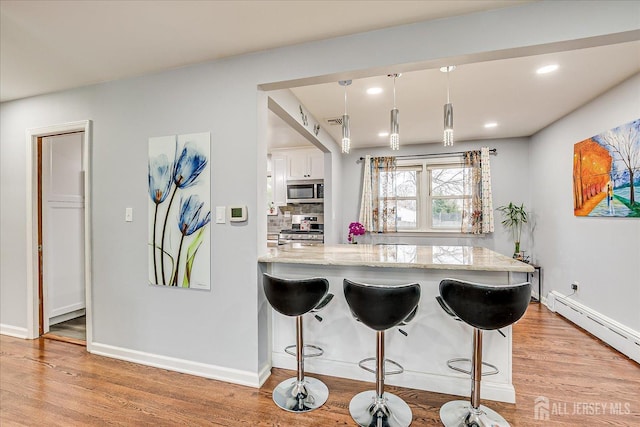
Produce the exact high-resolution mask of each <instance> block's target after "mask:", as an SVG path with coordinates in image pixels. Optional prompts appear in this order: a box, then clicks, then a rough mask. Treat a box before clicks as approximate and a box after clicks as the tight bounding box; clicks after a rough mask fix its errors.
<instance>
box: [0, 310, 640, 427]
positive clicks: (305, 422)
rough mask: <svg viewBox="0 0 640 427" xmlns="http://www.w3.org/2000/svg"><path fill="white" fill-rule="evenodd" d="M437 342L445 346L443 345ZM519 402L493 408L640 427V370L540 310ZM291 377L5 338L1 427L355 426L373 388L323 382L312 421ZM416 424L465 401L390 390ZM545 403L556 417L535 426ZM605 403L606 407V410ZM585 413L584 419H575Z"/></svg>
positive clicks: (518, 347) (523, 357)
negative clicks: (292, 397)
mask: <svg viewBox="0 0 640 427" xmlns="http://www.w3.org/2000/svg"><path fill="white" fill-rule="evenodd" d="M434 345H437V343H434ZM513 353H514V359H513V372H514V374H513V382H514V384H515V388H516V394H517V404H515V405H510V404H504V403H496V402H488V401H487V402H484V403H485V404H487V405H488V406H490V407H492V408H493V409H496V410H497V411H498V412H500V413H501V414H502V415H503V416H504V417H505V418H506V419H507V420H508V421H509V422H511V425H513V426H543V425H554V426H555V425H557V426H580V425H608V426H640V367H639V366H638V364H636V363H635V362H633V361H631V360H629V359H628V358H626V357H625V356H623V355H620V354H619V353H617V352H616V351H615V350H613V349H611V348H610V347H608V346H606V345H604V344H603V343H602V342H600V341H598V340H597V339H595V338H593V337H592V336H590V335H589V334H587V333H585V332H583V331H582V330H580V329H577V328H576V327H574V326H573V325H571V324H570V323H569V322H567V321H566V320H564V319H562V318H561V317H560V316H558V315H556V314H554V313H552V312H550V311H549V310H548V309H546V307H544V306H542V305H540V304H531V306H530V307H529V310H528V312H527V314H526V315H525V317H524V318H523V319H522V320H521V321H520V322H519V323H518V324H517V325H515V327H514V343H513ZM292 375H294V372H292V371H286V370H282V369H274V370H273V374H272V375H271V377H270V378H269V380H268V381H267V383H266V384H265V385H264V386H263V387H262V388H260V389H254V388H250V387H243V386H239V385H233V384H227V383H223V382H218V381H214V380H209V379H205V378H200V377H194V376H190V375H186V374H180V373H176V372H169V371H165V370H162V369H156V368H151V367H146V366H142V365H137V364H134V363H129V362H124V361H119V360H114V359H109V358H106V357H101V356H95V355H91V354H89V353H87V352H86V350H85V349H84V348H82V347H80V346H77V345H71V344H68V343H64V342H59V341H52V340H44V339H38V340H33V341H29V340H21V339H16V338H11V337H6V336H1V337H0V425H2V426H3V427H9V426H93V425H125V426H146V425H153V426H178V425H182V426H204V425H215V426H296V427H298V426H299V427H305V426H336V425H343V426H353V425H355V424H354V423H353V421H352V420H351V418H350V416H349V409H348V408H349V400H350V399H351V397H353V396H354V395H355V394H356V393H358V392H360V391H363V390H367V389H372V388H373V387H372V384H370V383H364V382H358V381H351V380H344V379H339V378H334V377H327V376H322V375H318V376H317V377H318V378H321V379H322V380H323V381H324V382H325V383H326V384H327V385H328V387H329V390H330V395H329V400H328V402H327V404H326V405H325V406H323V407H322V408H320V409H318V410H316V411H314V412H311V413H307V414H291V413H288V412H285V411H282V410H280V409H278V408H277V407H276V406H275V405H274V403H273V401H272V400H271V390H272V388H273V387H274V386H275V385H276V384H278V383H279V382H280V381H282V380H283V379H285V378H287V377H290V376H292ZM388 390H389V391H391V392H393V393H396V394H397V395H399V396H401V397H402V398H403V399H404V400H405V401H406V402H407V403H408V404H409V406H410V407H411V408H412V410H413V420H414V421H413V425H414V426H432V425H440V421H439V418H438V411H439V408H440V406H441V405H442V404H444V403H445V402H447V401H449V400H451V399H458V398H457V397H453V396H448V395H444V394H437V393H429V392H424V391H417V390H410V389H402V388H396V387H388ZM540 396H542V397H546V398H547V399H548V404H547V403H545V402H542V405H543V407H544V406H545V405H546V407H548V409H549V412H550V414H549V419H548V420H546V421H542V420H536V419H535V418H536V417H535V413H534V406H535V401H536V398H538V397H540ZM602 405H604V406H602ZM574 412H576V413H574Z"/></svg>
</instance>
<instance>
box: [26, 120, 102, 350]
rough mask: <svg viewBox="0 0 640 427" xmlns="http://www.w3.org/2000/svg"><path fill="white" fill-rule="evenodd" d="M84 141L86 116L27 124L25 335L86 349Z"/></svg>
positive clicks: (87, 278) (87, 196)
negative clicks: (33, 126) (35, 125)
mask: <svg viewBox="0 0 640 427" xmlns="http://www.w3.org/2000/svg"><path fill="white" fill-rule="evenodd" d="M90 141H91V121H89V120H86V121H81V122H73V123H66V124H61V125H54V126H49V127H46V128H38V129H30V130H28V131H27V156H28V157H27V158H28V159H29V161H28V162H27V191H28V192H30V194H29V196H28V197H27V251H28V257H27V264H28V265H27V269H28V270H27V284H28V286H27V298H28V305H27V309H28V325H27V326H28V327H27V330H28V336H29V338H37V337H39V336H45V337H46V338H53V339H61V340H63V341H68V342H73V343H76V344H82V345H86V346H87V349H88V350H90V347H91V340H92V329H91V232H90V231H91V228H90V218H91V203H90V201H91V198H90V188H91V187H90V176H91V174H90V162H89V159H90V155H89V154H90Z"/></svg>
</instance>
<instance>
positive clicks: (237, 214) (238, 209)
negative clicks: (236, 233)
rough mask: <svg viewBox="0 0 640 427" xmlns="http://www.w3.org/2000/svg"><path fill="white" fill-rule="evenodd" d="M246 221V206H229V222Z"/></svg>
mask: <svg viewBox="0 0 640 427" xmlns="http://www.w3.org/2000/svg"><path fill="white" fill-rule="evenodd" d="M246 220H247V207H246V206H229V221H230V222H243V221H246Z"/></svg>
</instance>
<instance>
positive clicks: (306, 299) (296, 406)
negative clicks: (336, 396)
mask: <svg viewBox="0 0 640 427" xmlns="http://www.w3.org/2000/svg"><path fill="white" fill-rule="evenodd" d="M263 286H264V293H265V296H266V297H267V300H268V301H269V304H271V307H273V309H274V310H276V311H277V312H278V313H280V314H283V315H285V316H290V317H295V318H296V344H295V345H291V346H288V347H287V348H286V349H285V351H286V352H287V353H289V354H291V355H294V356H296V359H297V362H298V368H297V377H296V378H289V379H286V380H284V381H282V382H281V383H280V384H278V385H277V386H276V388H275V389H274V390H273V393H272V395H273V401H274V402H275V404H276V405H278V406H279V407H280V408H282V409H284V410H286V411H290V412H309V411H312V410H314V409H317V408H319V407H320V406H322V405H323V404H324V403H325V402H326V401H327V398H328V397H329V389H328V388H327V386H326V385H325V384H324V383H323V382H322V381H320V380H318V379H316V378H311V377H306V376H305V375H304V359H305V357H315V356H321V355H322V354H323V350H322V349H321V348H320V347H317V346H314V345H305V344H304V339H303V333H302V330H303V329H302V315H304V314H306V313H315V312H317V311H318V310H320V309H322V308H324V307H325V306H326V305H327V304H328V303H329V302H330V301H331V299H332V298H333V294H329V293H328V291H329V282H328V281H327V280H326V279H322V278H310V279H283V278H278V277H274V276H271V275H270V274H267V273H265V274H264V278H263ZM316 318H317V319H318V320H322V318H320V317H319V316H317V315H316ZM293 349H295V353H294V352H293Z"/></svg>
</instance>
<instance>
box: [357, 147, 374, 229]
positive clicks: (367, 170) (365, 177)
mask: <svg viewBox="0 0 640 427" xmlns="http://www.w3.org/2000/svg"><path fill="white" fill-rule="evenodd" d="M359 221H360V224H362V225H363V226H364V229H365V230H367V231H373V210H372V196H371V156H370V155H367V156H365V158H364V165H363V170H362V199H361V200H360V216H359Z"/></svg>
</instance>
